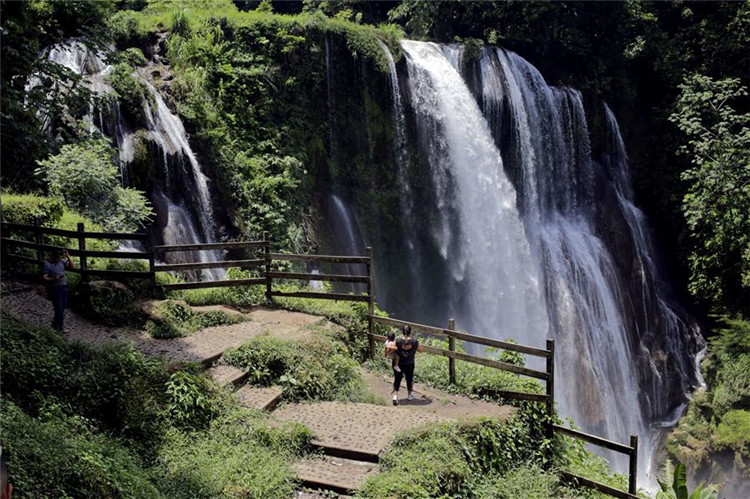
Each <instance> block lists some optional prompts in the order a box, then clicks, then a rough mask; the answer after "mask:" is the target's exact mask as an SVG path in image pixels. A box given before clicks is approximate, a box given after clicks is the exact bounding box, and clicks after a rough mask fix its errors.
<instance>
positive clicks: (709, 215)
mask: <svg viewBox="0 0 750 499" xmlns="http://www.w3.org/2000/svg"><path fill="white" fill-rule="evenodd" d="M680 91H681V93H680V96H679V98H678V100H677V104H676V110H675V112H674V113H673V114H672V115H671V117H670V121H672V122H673V123H675V124H676V125H677V127H678V128H679V129H680V130H681V131H682V132H683V134H684V136H685V139H686V142H685V143H684V144H683V145H682V147H681V148H680V152H681V153H682V154H685V155H688V156H689V157H690V159H691V164H692V166H691V167H690V168H688V169H687V170H685V171H684V172H683V173H682V176H681V178H682V180H683V181H685V182H686V183H687V192H686V193H685V195H684V197H683V200H682V210H683V213H684V216H685V219H686V221H687V224H688V229H689V239H690V242H691V249H690V254H689V264H690V270H691V276H690V291H691V293H692V294H693V295H694V296H696V297H697V298H699V299H701V300H703V301H705V302H707V303H708V304H710V305H713V306H718V305H721V304H729V305H736V306H737V307H738V309H739V310H742V309H746V310H747V309H748V307H750V305H748V304H750V113H745V114H740V113H738V112H737V111H736V110H735V108H734V107H732V106H733V105H734V104H735V103H737V101H738V99H739V98H741V97H747V95H748V93H747V88H746V87H744V86H742V85H741V84H740V81H739V80H738V79H734V78H727V79H723V80H714V79H712V78H710V77H708V76H702V75H693V76H690V77H688V78H686V79H685V82H684V83H683V84H682V85H680Z"/></svg>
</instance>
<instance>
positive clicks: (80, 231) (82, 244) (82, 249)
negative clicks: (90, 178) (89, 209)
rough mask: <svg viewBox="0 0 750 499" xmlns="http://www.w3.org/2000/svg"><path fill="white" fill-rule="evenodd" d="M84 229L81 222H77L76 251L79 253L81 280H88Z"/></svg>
mask: <svg viewBox="0 0 750 499" xmlns="http://www.w3.org/2000/svg"><path fill="white" fill-rule="evenodd" d="M85 230H86V228H85V227H84V224H83V222H78V251H80V252H81V256H80V260H81V279H83V280H84V281H86V280H88V272H86V270H88V262H87V261H86V236H85V235H84V234H83V233H84V232H85Z"/></svg>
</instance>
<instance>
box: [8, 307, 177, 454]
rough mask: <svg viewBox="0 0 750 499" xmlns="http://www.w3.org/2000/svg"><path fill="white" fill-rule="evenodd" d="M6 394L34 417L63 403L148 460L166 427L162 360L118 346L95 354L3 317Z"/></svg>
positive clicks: (67, 410) (83, 347)
mask: <svg viewBox="0 0 750 499" xmlns="http://www.w3.org/2000/svg"><path fill="white" fill-rule="evenodd" d="M2 323H3V330H2V332H3V395H4V396H6V397H8V398H10V399H11V400H13V401H14V402H15V403H17V404H18V405H19V406H21V407H22V408H23V409H24V410H26V411H28V412H29V413H30V414H31V415H35V414H38V413H39V412H40V411H42V410H43V409H44V407H45V406H48V405H50V404H55V403H57V404H59V405H60V407H63V408H64V409H65V411H66V412H67V413H69V414H77V415H81V416H83V417H85V418H88V419H91V420H95V421H98V423H99V424H100V425H103V426H104V427H106V428H108V429H110V430H111V431H113V432H114V434H115V435H118V436H121V437H123V438H124V439H125V440H126V441H127V442H128V444H129V445H131V446H132V447H133V448H135V449H136V450H138V451H139V453H140V454H141V455H143V456H144V457H146V458H153V456H154V454H155V452H156V450H157V449H158V446H159V443H160V442H161V439H162V438H163V433H164V431H165V429H166V426H167V425H168V419H167V413H166V411H165V407H166V406H167V404H168V398H167V394H166V391H165V388H164V387H165V383H166V382H167V380H168V379H169V376H168V373H167V371H166V370H165V369H164V367H163V365H162V363H161V361H158V360H155V359H151V358H147V357H145V356H144V355H143V354H141V353H140V352H137V351H135V350H134V349H133V348H131V347H128V346H124V345H120V346H117V347H109V348H105V349H103V350H94V349H92V348H90V347H87V346H85V345H82V344H71V343H67V342H66V341H65V340H64V339H63V338H61V337H60V335H59V334H57V333H55V332H54V331H52V330H48V329H36V328H33V327H30V326H26V325H24V324H22V323H20V322H18V321H15V320H13V319H10V318H8V317H5V316H4V317H3V321H2Z"/></svg>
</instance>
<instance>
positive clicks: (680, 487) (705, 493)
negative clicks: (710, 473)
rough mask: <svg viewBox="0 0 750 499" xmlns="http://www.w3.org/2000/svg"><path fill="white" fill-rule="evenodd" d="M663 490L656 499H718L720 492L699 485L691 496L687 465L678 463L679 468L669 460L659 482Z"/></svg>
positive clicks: (710, 487)
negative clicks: (688, 485)
mask: <svg viewBox="0 0 750 499" xmlns="http://www.w3.org/2000/svg"><path fill="white" fill-rule="evenodd" d="M657 481H658V482H659V487H660V488H661V490H660V491H659V492H658V493H657V494H656V499H717V498H718V497H719V494H718V492H716V489H714V487H712V486H708V487H704V486H703V484H700V485H698V486H697V487H696V488H695V490H693V492H692V493H691V494H689V493H688V487H687V472H686V471H685V465H684V464H682V463H680V462H678V463H677V466H673V465H672V461H670V460H669V459H667V461H666V462H665V463H664V468H663V471H662V476H661V477H660V478H659V479H658V480H657Z"/></svg>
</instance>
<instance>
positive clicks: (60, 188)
mask: <svg viewBox="0 0 750 499" xmlns="http://www.w3.org/2000/svg"><path fill="white" fill-rule="evenodd" d="M115 158H116V154H115V151H114V149H113V148H112V146H111V145H110V144H109V143H108V142H107V141H106V140H105V139H90V140H87V141H85V142H81V143H78V144H67V145H64V146H63V147H62V149H61V150H60V152H59V153H58V154H55V155H52V156H50V157H49V158H47V159H46V160H44V161H40V162H39V166H40V168H39V169H38V170H37V174H39V175H42V176H43V177H44V180H45V182H46V183H47V186H48V188H49V192H50V194H51V195H53V196H54V197H57V198H59V199H62V200H64V201H65V203H66V204H67V205H68V206H70V207H72V208H74V209H75V210H77V211H79V212H80V213H82V214H84V215H85V216H87V217H89V218H91V220H93V221H94V222H96V223H99V224H101V225H102V226H103V227H104V228H106V229H108V230H122V231H134V230H136V229H137V228H138V227H140V226H141V225H142V224H143V223H144V222H145V221H147V220H148V219H149V218H150V217H151V215H152V211H151V207H150V205H149V203H148V201H147V200H146V197H145V195H144V194H143V193H142V192H140V191H136V190H134V189H126V188H124V187H122V186H121V185H120V178H119V172H118V170H117V167H116V166H115V161H116V160H115Z"/></svg>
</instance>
